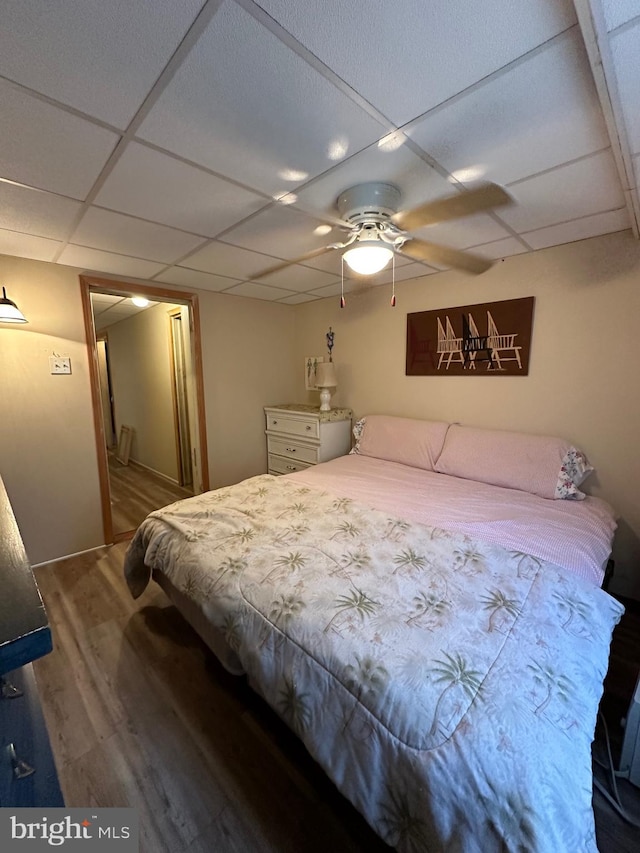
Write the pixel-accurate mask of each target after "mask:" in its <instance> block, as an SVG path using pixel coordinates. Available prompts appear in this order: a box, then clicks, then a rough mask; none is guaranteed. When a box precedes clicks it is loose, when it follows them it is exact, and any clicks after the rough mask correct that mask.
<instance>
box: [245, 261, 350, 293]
mask: <svg viewBox="0 0 640 853" xmlns="http://www.w3.org/2000/svg"><path fill="white" fill-rule="evenodd" d="M335 279H336V277H335V275H331V274H330V273H326V272H322V270H315V269H311V268H310V267H303V266H301V265H300V264H293V265H292V266H290V267H285V268H284V269H283V270H280V271H279V272H274V273H272V274H271V275H266V276H264V277H263V278H261V279H260V282H261V283H263V284H268V285H271V286H272V287H286V288H288V289H289V290H295V291H296V292H298V293H300V292H304V291H307V290H312V289H313V288H316V287H322V285H323V284H329V283H330V282H332V281H335Z"/></svg>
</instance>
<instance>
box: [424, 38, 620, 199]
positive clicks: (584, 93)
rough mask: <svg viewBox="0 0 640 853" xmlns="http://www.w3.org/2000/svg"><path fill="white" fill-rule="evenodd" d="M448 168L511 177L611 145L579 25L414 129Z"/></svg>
mask: <svg viewBox="0 0 640 853" xmlns="http://www.w3.org/2000/svg"><path fill="white" fill-rule="evenodd" d="M408 132H409V135H410V136H411V138H412V139H413V140H414V142H416V143H417V144H418V145H420V147H421V148H423V149H424V150H425V151H427V152H428V153H429V154H430V155H431V156H432V157H433V158H434V159H435V160H437V161H438V162H439V163H440V164H441V165H443V166H444V167H445V168H446V169H447V170H448V171H449V172H451V173H454V172H456V173H457V172H461V173H462V176H461V177H460V180H462V181H464V173H465V172H467V173H470V174H473V175H475V176H476V177H478V178H486V179H488V180H492V181H497V182H498V183H501V184H506V183H510V182H511V181H515V180H518V179H519V178H523V177H527V176H529V175H533V174H536V173H538V172H542V171H544V170H545V169H549V168H552V167H553V166H558V165H559V164H561V163H564V162H566V161H567V160H575V159H577V158H578V157H582V156H584V155H585V154H591V153H593V152H594V151H599V150H601V149H602V148H606V147H607V145H608V144H609V139H608V136H607V132H606V127H605V124H604V120H603V118H602V113H601V110H600V109H599V102H598V98H597V95H596V91H595V87H594V84H593V81H592V77H591V70H590V67H589V63H588V60H587V57H586V53H585V50H584V47H583V45H582V43H581V42H580V40H579V35H578V33H577V32H575V31H574V32H572V33H571V34H569V35H568V36H567V37H565V38H563V39H560V40H558V41H556V42H555V43H554V44H552V45H551V46H549V47H548V48H547V49H546V50H544V51H542V52H541V53H538V54H536V55H535V56H533V57H531V58H529V59H528V60H527V61H525V62H523V63H521V64H520V65H518V66H517V67H516V68H513V69H512V70H511V71H509V72H508V73H505V74H502V75H499V76H498V77H496V78H494V79H493V80H491V81H490V82H488V83H487V84H486V85H483V86H480V87H478V88H477V89H474V90H473V91H471V92H469V93H468V94H466V95H464V96H463V97H461V98H458V99H455V100H454V101H452V102H451V103H450V104H446V105H445V106H444V107H443V108H441V109H439V110H435V111H434V112H433V113H431V114H429V115H428V116H426V117H425V118H424V119H423V120H422V121H421V122H419V123H418V124H416V125H413V126H412V127H411V129H410V130H409V131H408Z"/></svg>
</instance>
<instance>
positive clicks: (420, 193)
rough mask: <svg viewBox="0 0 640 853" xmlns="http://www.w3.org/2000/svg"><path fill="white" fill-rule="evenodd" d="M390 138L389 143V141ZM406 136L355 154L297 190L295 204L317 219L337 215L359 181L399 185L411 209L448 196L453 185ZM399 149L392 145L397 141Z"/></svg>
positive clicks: (405, 205) (403, 201)
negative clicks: (340, 202) (342, 196)
mask: <svg viewBox="0 0 640 853" xmlns="http://www.w3.org/2000/svg"><path fill="white" fill-rule="evenodd" d="M389 139H390V142H389ZM403 140H406V137H405V136H403V135H402V134H400V133H398V134H396V135H395V136H393V135H392V136H391V137H388V138H387V142H386V144H385V143H384V142H383V144H382V147H378V145H377V144H375V145H371V146H369V148H367V149H366V150H365V151H361V152H360V153H359V154H355V155H354V156H353V157H350V158H349V159H348V160H345V161H344V163H340V164H339V165H338V166H335V167H334V168H333V169H331V171H330V172H327V173H326V174H324V175H322V176H321V177H320V178H318V179H316V180H315V181H313V182H312V183H310V184H309V185H308V186H305V187H303V188H302V189H300V190H298V191H297V195H298V202H296V204H295V205H294V206H295V207H303V209H304V210H306V211H307V212H309V213H313V214H314V215H316V216H317V217H318V218H320V219H321V218H322V215H323V214H328V215H333V216H338V208H337V205H336V202H337V199H338V196H339V195H340V193H342V192H344V190H346V189H349V187H353V186H355V185H356V184H363V183H368V182H369V181H382V182H384V183H390V184H393V185H394V186H396V187H397V188H398V189H399V190H400V193H401V198H400V209H401V210H408V209H410V208H413V207H417V206H418V205H419V204H422V203H423V202H425V201H430V200H432V199H435V198H439V197H440V196H443V195H449V194H451V193H452V192H453V188H452V186H451V184H450V183H449V182H448V181H446V180H445V178H443V177H441V175H439V174H438V173H437V172H436V171H435V170H434V169H432V168H431V166H429V165H428V164H427V163H426V162H425V161H424V160H422V159H421V158H420V157H418V155H417V154H414V152H413V151H411V150H410V149H409V148H407V147H406V145H404V144H402V143H403ZM398 143H399V147H398V148H393V147H392V146H393V145H394V144H398Z"/></svg>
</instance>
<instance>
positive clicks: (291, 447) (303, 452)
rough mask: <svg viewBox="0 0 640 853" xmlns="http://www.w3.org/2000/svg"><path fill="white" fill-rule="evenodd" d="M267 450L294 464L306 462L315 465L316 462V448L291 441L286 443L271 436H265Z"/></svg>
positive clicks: (284, 440)
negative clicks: (294, 462) (292, 461)
mask: <svg viewBox="0 0 640 853" xmlns="http://www.w3.org/2000/svg"><path fill="white" fill-rule="evenodd" d="M267 450H268V452H269V453H275V454H276V455H277V456H286V457H287V458H288V459H293V460H294V461H296V462H308V463H309V464H310V465H315V464H316V463H317V462H318V446H315V447H314V446H311V445H307V444H301V443H300V442H296V441H292V440H289V441H287V440H286V439H284V438H276V437H275V436H273V435H268V436H267Z"/></svg>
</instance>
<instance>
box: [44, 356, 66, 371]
mask: <svg viewBox="0 0 640 853" xmlns="http://www.w3.org/2000/svg"><path fill="white" fill-rule="evenodd" d="M49 366H50V368H51V373H71V359H70V358H61V357H60V356H58V355H52V356H50V357H49Z"/></svg>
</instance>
